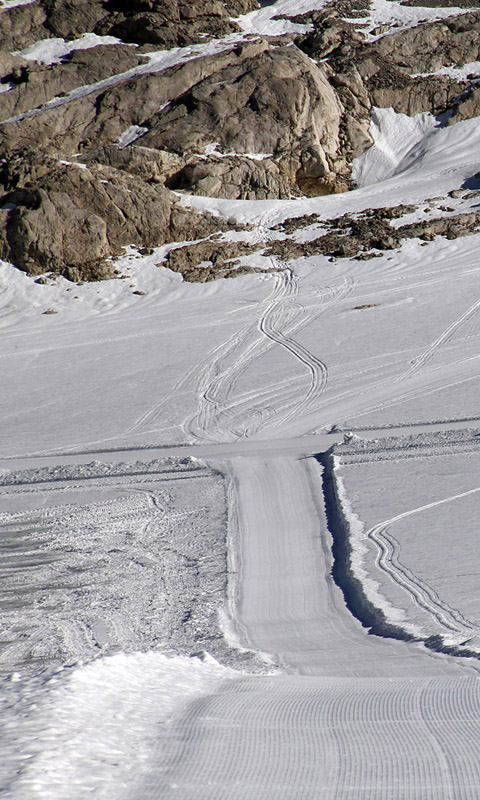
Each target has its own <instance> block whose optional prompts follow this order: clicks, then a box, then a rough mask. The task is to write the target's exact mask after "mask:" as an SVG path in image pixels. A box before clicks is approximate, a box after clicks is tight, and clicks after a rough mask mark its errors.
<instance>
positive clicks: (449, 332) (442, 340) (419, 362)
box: [398, 300, 480, 380]
mask: <svg viewBox="0 0 480 800" xmlns="http://www.w3.org/2000/svg"><path fill="white" fill-rule="evenodd" d="M479 308H480V300H477V301H476V302H475V303H474V304H473V306H470V308H469V309H468V310H467V311H465V313H464V314H462V315H461V316H460V317H459V318H458V319H457V320H455V322H452V324H451V325H449V326H448V328H446V329H445V330H444V332H443V333H442V334H441V335H440V336H439V337H438V339H435V341H434V342H433V343H432V344H431V345H430V347H428V348H427V350H425V351H424V353H422V355H421V356H419V357H418V358H417V359H415V360H414V363H413V364H412V366H411V367H410V369H409V370H407V372H405V373H404V374H403V375H401V376H400V378H399V379H398V380H405V379H406V378H410V377H411V376H412V375H414V374H415V373H416V372H418V370H419V369H421V367H424V366H425V364H428V362H429V361H431V360H432V358H433V357H434V356H435V354H436V353H437V352H438V350H439V349H440V348H441V347H442V345H444V344H446V343H447V342H449V341H450V339H451V338H452V337H453V336H454V334H455V333H456V332H457V331H458V330H459V328H461V327H462V325H464V324H465V322H467V321H468V320H470V319H471V318H472V317H473V316H474V315H475V314H476V313H477V311H478V309H479Z"/></svg>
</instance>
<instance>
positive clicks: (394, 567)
mask: <svg viewBox="0 0 480 800" xmlns="http://www.w3.org/2000/svg"><path fill="white" fill-rule="evenodd" d="M477 492H480V487H479V488H476V489H470V490H469V491H467V492H462V493H461V494H456V495H452V496H451V497H446V498H444V499H443V500H438V501H436V502H434V503H427V504H426V505H423V506H420V507H419V508H414V509H412V510H410V511H405V512H404V513H403V514H399V515H398V516H396V517H392V518H391V519H389V520H386V521H385V522H381V523H380V524H379V525H375V526H374V527H373V528H370V530H369V531H368V532H367V536H368V538H369V539H371V540H372V541H373V542H375V545H376V546H377V548H378V555H377V559H376V566H377V567H378V568H379V569H380V570H382V571H383V572H385V573H386V574H387V575H388V576H389V578H390V579H391V580H392V581H393V582H394V583H396V584H397V586H400V588H401V589H403V591H405V592H406V593H407V594H408V595H409V596H410V598H411V599H412V600H413V602H414V603H415V604H416V605H418V606H419V607H420V608H422V609H423V610H424V611H426V612H427V614H429V615H430V616H431V617H432V618H433V619H434V620H435V621H436V622H437V623H438V624H439V625H440V626H441V627H442V628H443V629H444V631H445V632H446V633H448V634H456V635H458V636H459V637H461V638H462V639H464V638H465V637H467V638H468V637H471V636H473V635H474V634H476V633H478V626H476V625H475V624H473V623H472V622H470V621H469V620H467V619H465V617H464V616H463V615H462V614H461V613H460V612H459V611H458V610H456V609H454V608H452V607H451V606H449V605H448V604H447V603H445V602H444V601H442V600H441V598H440V597H439V595H438V594H437V592H435V591H434V589H432V588H431V587H430V586H429V585H428V584H427V583H426V582H425V581H422V580H421V578H419V577H418V575H415V574H414V573H413V572H412V571H411V570H410V569H408V568H407V567H406V566H405V565H403V564H402V563H401V561H400V558H399V556H400V544H399V542H398V541H397V540H396V539H395V537H394V536H393V535H392V533H391V532H390V526H392V525H393V524H394V523H396V522H400V521H401V520H403V519H406V518H407V517H410V516H412V515H414V514H418V513H419V512H421V511H426V510H428V509H430V508H435V507H437V506H441V505H444V504H445V503H451V502H453V501H454V500H459V499H461V498H463V497H468V496H469V495H472V494H476V493H477Z"/></svg>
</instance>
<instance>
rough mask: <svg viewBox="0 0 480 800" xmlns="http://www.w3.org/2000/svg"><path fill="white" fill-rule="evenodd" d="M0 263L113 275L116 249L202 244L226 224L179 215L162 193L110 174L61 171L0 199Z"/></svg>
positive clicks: (100, 169) (97, 169) (74, 274)
mask: <svg viewBox="0 0 480 800" xmlns="http://www.w3.org/2000/svg"><path fill="white" fill-rule="evenodd" d="M1 205H2V207H3V209H2V210H1V211H0V215H1V217H3V219H2V220H1V223H2V224H0V257H1V258H3V259H5V260H7V261H12V262H13V263H14V264H16V265H17V266H18V267H20V268H21V269H23V270H25V271H26V272H29V273H30V274H34V275H35V274H39V273H42V272H45V271H51V272H57V273H61V274H63V275H65V276H66V277H68V278H70V279H72V280H78V279H89V280H90V279H94V278H104V277H108V276H109V275H111V274H112V266H111V264H110V265H109V264H107V263H106V259H107V258H109V257H111V256H116V255H118V254H119V253H120V252H121V249H122V247H123V246H125V245H128V244H137V245H139V246H146V247H153V246H156V245H160V244H163V243H165V242H168V241H176V240H180V241H181V240H188V239H192V238H201V237H203V236H207V235H209V234H210V233H212V232H214V231H215V232H216V231H218V230H222V229H224V228H225V225H222V223H221V221H220V220H218V219H215V218H213V217H211V216H209V215H202V214H198V213H196V212H194V211H190V210H187V209H183V208H181V207H180V206H178V204H177V203H176V200H175V198H174V197H173V196H172V194H171V193H170V192H169V191H168V190H167V189H165V188H163V187H159V186H151V185H149V184H148V183H145V182H144V181H143V180H141V179H140V178H138V177H136V176H133V175H130V174H126V173H125V172H121V171H118V170H115V169H113V168H111V167H105V166H100V165H93V166H92V167H91V168H86V167H82V166H79V165H75V164H68V165H61V166H60V167H58V168H57V169H55V170H53V171H51V172H48V173H46V174H45V175H43V176H42V177H41V178H40V179H39V180H38V181H36V182H35V184H34V185H31V186H27V187H26V188H21V189H17V190H16V191H14V192H10V193H8V194H7V195H5V196H4V197H3V198H2V199H1Z"/></svg>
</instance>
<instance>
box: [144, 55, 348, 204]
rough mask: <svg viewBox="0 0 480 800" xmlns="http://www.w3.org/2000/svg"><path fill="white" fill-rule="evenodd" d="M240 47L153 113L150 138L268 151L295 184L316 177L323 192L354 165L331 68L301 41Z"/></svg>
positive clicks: (189, 150) (174, 144) (199, 150)
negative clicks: (251, 49) (250, 51)
mask: <svg viewBox="0 0 480 800" xmlns="http://www.w3.org/2000/svg"><path fill="white" fill-rule="evenodd" d="M237 53H238V58H237V59H236V61H233V62H232V63H230V64H228V65H226V66H225V67H223V68H221V69H218V70H217V71H215V73H214V74H212V75H209V76H208V77H206V78H205V79H204V80H202V81H199V82H198V83H196V84H195V85H194V86H192V88H191V89H189V90H188V91H187V92H185V93H184V94H182V95H181V96H180V97H179V98H178V99H176V100H174V101H173V102H172V103H170V104H169V105H168V106H167V107H166V108H164V109H162V110H161V111H160V112H158V113H157V114H155V115H154V116H153V117H152V118H151V119H150V120H148V122H147V123H146V124H147V126H148V128H149V133H148V134H146V135H145V137H144V138H143V144H144V145H145V146H148V147H154V148H158V149H162V150H169V151H171V152H174V153H178V154H182V155H183V156H186V157H190V156H198V155H201V154H203V153H205V152H208V148H209V147H210V148H212V147H213V146H214V145H215V146H216V148H217V149H218V151H219V152H220V153H223V154H233V155H248V154H253V155H262V156H268V157H269V158H271V159H273V160H274V161H275V162H276V163H278V164H279V165H280V166H279V169H280V171H281V174H283V175H287V176H288V177H289V180H290V183H291V187H292V189H295V187H296V188H297V190H298V188H299V187H300V188H301V185H302V183H303V182H305V181H311V182H313V183H316V184H317V185H318V189H319V191H318V192H317V193H321V187H322V185H323V184H324V183H325V181H331V180H333V178H334V177H335V176H336V175H339V174H340V175H341V174H342V173H343V172H344V171H346V169H347V167H346V162H345V160H344V159H343V158H342V156H341V154H340V147H339V128H340V119H341V114H342V110H343V109H342V106H341V104H340V103H339V100H338V97H337V95H336V93H335V91H334V89H333V87H332V86H331V84H330V83H329V81H328V78H327V73H326V70H325V69H324V68H323V67H322V66H321V65H319V66H317V65H315V64H313V63H312V61H311V60H310V59H309V58H307V56H305V55H304V54H303V53H302V52H301V51H299V50H298V49H297V48H296V47H278V48H275V47H270V46H269V45H268V44H267V43H266V42H264V43H263V44H262V45H261V47H260V46H259V47H258V51H257V52H256V53H255V54H254V55H253V56H251V57H247V58H245V57H243V56H244V53H243V48H242V47H239V48H237ZM197 172H198V170H197ZM220 195H221V196H222V193H221V192H220Z"/></svg>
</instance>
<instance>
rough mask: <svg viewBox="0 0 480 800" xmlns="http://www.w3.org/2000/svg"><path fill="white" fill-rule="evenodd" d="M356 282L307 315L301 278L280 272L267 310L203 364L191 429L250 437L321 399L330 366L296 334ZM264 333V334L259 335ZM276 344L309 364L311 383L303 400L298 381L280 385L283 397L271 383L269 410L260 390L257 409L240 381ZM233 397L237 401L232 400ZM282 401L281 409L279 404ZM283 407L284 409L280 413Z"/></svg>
mask: <svg viewBox="0 0 480 800" xmlns="http://www.w3.org/2000/svg"><path fill="white" fill-rule="evenodd" d="M354 285H355V284H354V283H353V281H345V282H344V283H342V284H340V285H339V286H336V287H325V288H323V289H322V291H321V293H320V297H319V301H320V302H319V304H317V303H316V304H315V305H314V306H313V308H314V309H315V310H314V311H313V313H312V312H310V313H308V312H307V310H306V308H305V306H304V305H300V304H299V302H298V280H297V279H296V278H295V277H294V276H293V274H292V273H291V271H290V270H283V271H281V272H279V273H278V275H277V276H276V277H275V283H274V287H273V289H272V292H271V294H270V296H269V297H268V298H267V300H266V301H265V302H266V303H267V308H266V309H265V311H264V312H263V314H262V315H261V317H260V319H259V321H258V323H250V324H248V325H247V326H246V327H245V328H243V329H242V330H241V331H240V332H239V333H237V334H234V335H233V336H232V337H231V338H230V339H229V340H228V341H227V342H226V343H225V344H224V345H222V346H220V347H218V348H216V349H215V351H214V352H213V354H212V355H213V358H211V360H210V362H209V364H208V365H207V366H205V365H204V366H202V369H201V371H200V379H199V382H198V384H197V390H196V392H197V397H198V398H199V409H198V411H197V413H196V415H195V417H194V418H193V419H191V420H190V421H188V422H187V424H186V430H187V431H188V433H189V434H190V435H193V436H195V437H196V438H207V439H209V440H210V438H211V437H212V436H218V432H219V431H220V432H221V434H222V435H223V440H224V441H228V440H231V439H232V436H233V437H236V436H243V437H245V436H248V435H252V434H253V433H255V432H257V431H259V430H265V428H266V427H269V426H274V427H278V426H279V425H280V424H282V423H283V422H285V421H287V420H288V419H290V418H291V417H292V416H293V415H295V414H298V413H303V412H305V411H306V410H308V409H309V408H311V407H312V406H313V405H314V404H315V403H317V402H318V400H319V397H320V396H321V394H322V393H323V391H324V390H325V387H326V383H327V367H326V365H325V364H324V362H323V361H321V360H320V359H319V358H317V357H316V356H315V355H313V354H311V353H310V352H309V351H308V350H307V348H305V347H304V346H303V345H301V344H300V343H299V342H297V341H296V340H295V339H294V338H293V334H296V333H298V332H299V331H300V330H301V329H302V328H304V327H306V326H307V325H310V324H311V323H312V322H314V321H315V320H316V319H317V318H318V317H320V316H321V315H322V314H324V313H326V312H327V311H328V310H329V309H330V308H331V306H332V305H333V304H335V303H336V302H339V301H341V300H342V299H344V298H345V297H346V296H347V295H348V294H349V293H350V292H351V291H352V290H353V287H354ZM304 294H305V293H304ZM259 332H260V334H261V337H259V336H258V333H259ZM274 345H278V346H280V347H282V348H283V349H285V350H286V351H287V352H289V353H290V354H291V355H293V357H294V358H295V359H296V360H297V362H298V363H299V364H301V365H302V367H305V368H306V370H307V371H308V373H309V374H310V385H309V387H308V389H307V391H306V394H305V396H304V397H303V398H302V399H301V400H298V389H299V386H298V380H297V381H293V382H292V381H291V379H290V378H288V379H286V380H285V381H283V382H282V384H281V387H279V388H280V392H281V393H280V394H278V395H275V394H274V393H272V388H271V385H270V387H269V391H268V395H269V396H268V403H269V406H268V407H267V408H265V407H259V406H258V400H259V399H260V398H261V392H258V391H257V393H256V400H257V403H256V404H255V406H253V407H252V403H251V401H252V399H253V395H252V393H251V392H250V391H249V392H247V393H244V394H241V395H237V396H234V391H235V388H236V384H237V382H238V380H239V378H240V377H241V375H243V374H244V373H245V371H246V370H247V369H248V368H249V367H250V366H251V365H252V363H253V362H254V361H255V360H256V359H259V358H261V357H262V356H264V355H265V354H266V353H267V352H268V350H269V349H270V347H272V346H274ZM281 395H283V401H282V400H281ZM232 396H234V399H231V398H232ZM262 399H263V398H262ZM280 403H282V407H279V406H280ZM283 409H284V410H285V411H284V413H283V414H281V413H279V411H281V410H282V411H283Z"/></svg>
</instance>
